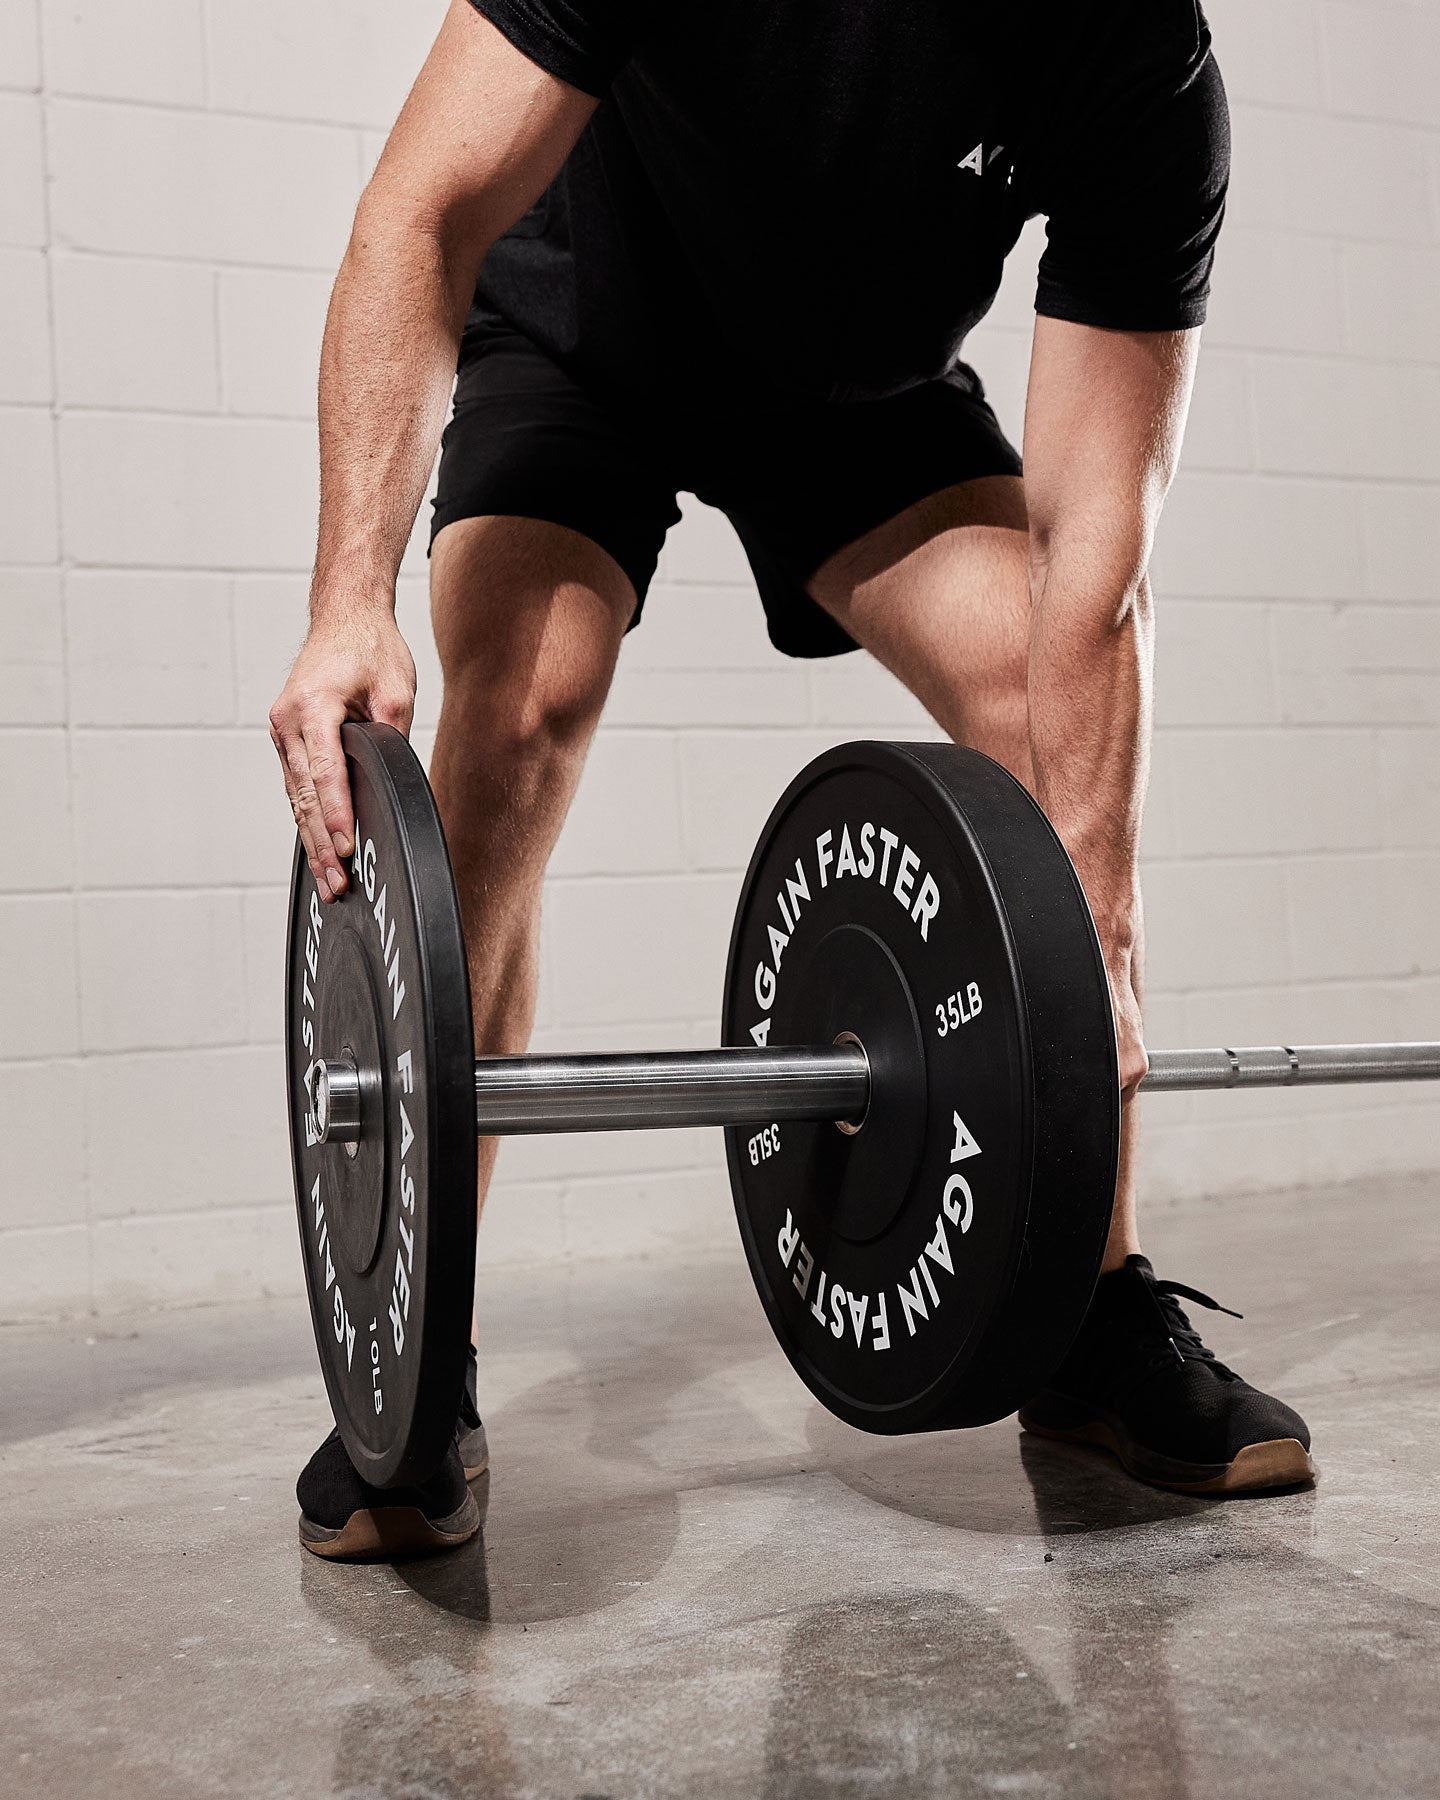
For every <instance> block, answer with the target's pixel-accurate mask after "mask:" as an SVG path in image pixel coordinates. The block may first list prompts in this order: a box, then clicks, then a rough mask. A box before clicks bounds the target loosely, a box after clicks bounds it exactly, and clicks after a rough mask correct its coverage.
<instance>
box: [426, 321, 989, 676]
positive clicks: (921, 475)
mask: <svg viewBox="0 0 1440 1800" xmlns="http://www.w3.org/2000/svg"><path fill="white" fill-rule="evenodd" d="M1019 473H1020V458H1019V456H1018V455H1017V454H1016V452H1015V450H1014V448H1013V447H1012V446H1011V445H1010V443H1009V442H1008V441H1007V439H1006V437H1005V434H1004V433H1003V432H1002V431H1001V429H1000V425H999V421H998V420H997V419H996V417H995V414H994V413H993V412H992V411H991V409H990V407H989V405H988V404H987V403H986V400H985V393H984V389H983V388H982V387H981V385H980V379H979V377H978V376H977V375H976V374H975V372H974V371H973V370H972V369H970V368H968V367H967V366H966V365H965V364H963V363H961V364H957V365H956V367H955V368H954V369H953V370H951V371H950V373H949V374H947V375H946V376H945V377H944V378H943V379H942V380H939V381H932V382H928V383H926V384H925V385H923V386H920V387H915V388H910V389H907V390H906V391H905V392H904V393H901V394H897V395H895V396H894V397H893V398H890V399H884V400H867V401H856V402H851V403H847V404H841V403H835V404H830V403H823V402H795V401H788V400H787V401H785V402H782V403H774V402H770V403H756V404H749V405H746V406H744V407H743V408H742V407H738V406H737V407H726V406H723V405H720V404H717V403H713V402H701V403H697V402H694V401H693V400H688V403H687V404H686V405H685V406H684V407H683V408H681V407H673V408H672V407H669V406H663V407H662V406H659V405H655V404H650V405H645V406H638V405H630V404H621V403H617V402H615V401H613V400H611V399H608V398H603V397H601V396H599V395H598V394H596V393H592V392H589V391H587V390H586V389H585V388H584V387H582V386H581V385H580V384H579V383H577V382H576V381H575V380H574V379H573V378H572V377H571V376H570V375H568V374H567V373H566V372H565V371H564V370H563V369H562V368H561V367H560V366H559V365H558V364H557V363H555V362H554V361H552V360H551V358H550V357H548V356H546V355H545V354H544V353H543V352H541V351H540V350H538V349H537V348H536V347H535V345H534V344H533V343H531V342H530V340H529V339H528V338H526V337H524V336H522V335H521V334H520V333H519V332H517V331H513V330H511V329H509V328H508V327H507V326H503V325H501V324H500V323H499V322H497V321H494V320H493V319H485V318H477V317H476V315H475V314H472V315H471V322H470V323H469V324H468V325H467V327H466V331H465V337H464V342H463V344H462V347H461V353H460V366H459V375H458V380H457V382H456V387H455V406H454V412H453V413H452V415H451V419H450V423H449V424H448V426H447V427H446V429H445V436H444V440H443V444H442V448H441V453H440V480H439V487H438V491H437V493H436V497H435V502H434V508H435V511H434V518H433V520H432V521H431V529H430V541H431V543H432V544H433V543H434V541H435V536H436V534H437V533H438V532H440V531H441V530H443V528H444V527H445V526H446V525H449V524H450V523H452V521H454V520H456V519H469V518H477V517H479V516H481V515H482V514H489V513H504V514H513V515H518V516H519V517H522V518H527V519H547V520H549V521H550V522H551V523H553V524H556V525H566V526H569V527H570V529H571V530H572V531H579V532H583V533H584V535H585V536H586V537H588V538H591V539H593V540H594V541H595V542H596V543H597V544H599V545H600V547H601V548H602V549H603V550H606V551H608V552H609V554H610V555H611V556H612V557H614V559H615V561H616V562H617V563H619V565H620V567H621V568H622V569H624V571H625V573H626V574H627V575H628V576H629V577H630V580H631V582H632V583H633V584H634V588H635V593H636V596H637V602H638V603H637V605H636V608H635V617H634V619H632V620H631V624H632V625H634V624H635V623H636V622H637V621H638V619H639V617H640V609H641V606H643V604H644V601H645V592H646V589H647V588H648V587H649V585H650V578H651V576H652V575H653V574H654V573H655V563H656V559H657V558H658V556H659V554H660V546H661V545H662V544H663V543H664V541H665V534H666V532H667V531H668V530H669V528H670V527H671V526H672V525H673V524H675V522H676V521H677V520H678V519H679V517H680V511H679V508H678V507H677V506H676V504H675V496H676V494H677V493H679V492H682V491H683V492H686V493H692V494H694V495H696V496H697V498H699V499H701V500H703V501H705V502H707V504H709V505H711V506H716V507H718V508H719V509H720V511H721V512H723V513H725V514H726V516H727V517H728V518H729V520H730V522H731V524H732V525H733V526H734V527H735V531H736V533H737V535H738V536H739V538H740V541H741V543H742V544H743V545H744V547H745V553H746V555H747V556H748V557H749V559H750V567H751V568H752V570H753V571H754V574H755V581H756V585H757V586H758V588H759V590H760V599H761V602H762V603H763V605H764V607H765V615H766V620H767V623H768V626H769V631H770V638H771V641H772V643H774V645H775V646H776V648H777V649H779V650H783V651H784V652H785V653H786V654H787V655H790V656H834V655H836V654H838V653H839V652H841V651H844V650H853V649H854V648H855V646H854V643H853V641H852V639H851V638H850V637H849V635H848V634H847V633H846V632H844V631H842V630H841V629H840V627H839V626H838V625H837V624H836V623H835V622H834V620H833V619H831V618H830V616H829V614H828V613H826V612H824V611H822V609H821V608H820V607H819V606H817V605H816V604H815V602H814V601H813V600H812V599H811V598H810V597H809V595H808V594H807V593H806V591H805V584H806V582H807V581H808V580H809V579H810V577H811V576H812V575H813V574H814V573H815V571H816V570H817V569H818V568H820V566H821V565H822V564H823V563H824V562H825V561H826V560H827V559H828V558H829V557H830V556H831V555H833V554H834V552H835V551H837V550H839V549H841V548H843V546H845V545H846V544H850V543H853V542H854V541H855V539H856V538H859V537H863V536H864V534H865V533H866V532H867V531H872V530H873V529H874V528H875V527H876V526H877V525H880V524H883V523H884V521H885V520H886V519H890V518H893V517H894V516H895V515H896V514H897V513H899V512H902V511H903V510H904V509H905V508H906V507H907V506H910V505H912V504H913V503H914V502H915V501H917V500H921V499H924V498H925V496H926V495H928V494H934V493H938V492H939V491H940V489H941V488H945V487H949V486H950V485H951V484H952V483H954V482H958V481H971V480H974V479H975V478H976V477H977V476H982V475H1018V474H1019Z"/></svg>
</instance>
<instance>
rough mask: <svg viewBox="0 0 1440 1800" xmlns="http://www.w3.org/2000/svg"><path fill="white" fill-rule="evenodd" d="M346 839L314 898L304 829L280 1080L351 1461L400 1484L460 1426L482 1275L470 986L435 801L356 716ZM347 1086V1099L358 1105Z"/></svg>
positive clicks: (310, 1283)
mask: <svg viewBox="0 0 1440 1800" xmlns="http://www.w3.org/2000/svg"><path fill="white" fill-rule="evenodd" d="M343 737H344V745H345V759H346V764H347V767H348V769H349V774H350V784H351V791H352V793H353V796H354V801H355V821H356V830H355V846H356V847H355V855H354V858H353V860H352V864H351V869H350V885H349V888H348V890H347V891H346V893H345V894H344V895H343V896H342V897H341V898H340V899H339V900H338V901H336V902H334V903H333V904H332V905H329V906H322V904H321V902H320V897H319V894H318V893H317V892H316V887H315V879H314V877H313V875H312V874H311V873H310V869H309V866H308V864H307V863H306V860H305V856H304V852H303V848H302V847H301V846H300V845H299V844H298V843H297V845H296V850H295V863H294V872H293V875H292V879H291V886H290V925H289V941H288V946H287V950H286V982H287V993H286V1007H287V1011H286V1079H287V1083H288V1099H289V1118H290V1144H291V1156H292V1161H293V1166H294V1172H295V1200H296V1206H297V1208H298V1212H299V1221H300V1237H301V1243H302V1246H303V1249H304V1257H305V1278H306V1286H307V1289H308V1291H309V1296H310V1312H311V1318H312V1321H313V1323H314V1327H315V1341H316V1343H317V1344H318V1346H319V1349H320V1363H321V1367H322V1369H323V1371H324V1375H325V1386H326V1388H327V1390H328V1392H329V1396H330V1404H331V1407H332V1409H333V1411H334V1414H335V1419H336V1422H337V1424H338V1425H339V1428H340V1435H341V1437H342V1438H343V1439H344V1442H345V1448H346V1449H347V1451H348V1452H349V1454H350V1459H351V1461H352V1462H353V1463H354V1464H355V1467H356V1468H357V1469H358V1470H359V1472H360V1473H361V1475H363V1476H364V1477H365V1479H366V1480H367V1481H370V1482H372V1483H374V1484H375V1485H376V1486H395V1485H399V1484H402V1483H404V1482H407V1481H415V1480H422V1479H424V1477H426V1476H427V1475H429V1474H431V1473H432V1472H433V1471H434V1469H435V1468H436V1467H438V1465H439V1463H440V1461H441V1460H442V1458H443V1456H444V1454H445V1451H446V1448H447V1444H448V1440H449V1438H450V1435H451V1433H452V1432H453V1430H454V1427H455V1419H456V1415H457V1412H458V1409H459V1401H460V1392H461V1384H462V1382H463V1380H464V1374H465V1362H466V1355H467V1351H468V1346H469V1333H470V1311H471V1304H472V1295H473V1292H474V1279H475V1149H476V1142H475V1093H474V1066H475V1065H474V1046H473V1042H472V1037H471V1019H470V987H469V979H468V975H467V972H466V965H465V949H464V941H463V938H462V935H461V928H460V917H459V909H458V905H457V902H456V899H455V889H454V882H453V880H452V877H451V873H450V863H449V857H448V854H447V852H446V849H445V841H444V837H443V834H442V832H441V829H440V821H439V817H438V815H437V813H436V810H435V803H434V800H433V799H432V797H431V794H430V789H429V787H428V785H427V783H426V781H425V778H424V774H423V772H422V771H421V769H420V765H419V764H418V762H416V760H415V758H414V755H413V753H412V752H411V751H410V749H409V746H408V745H407V744H406V743H405V740H404V739H403V738H402V737H401V736H400V734H399V733H398V732H396V731H393V730H392V729H391V728H390V727H389V726H384V725H346V726H345V727H344V731H343ZM320 1058H324V1059H326V1060H327V1061H330V1062H334V1063H337V1064H339V1065H340V1066H341V1067H342V1068H344V1069H346V1070H347V1071H348V1070H349V1069H353V1070H354V1071H355V1077H356V1081H357V1083H358V1106H359V1131H358V1136H355V1137H353V1138H352V1139H350V1140H348V1141H344V1142H329V1143H323V1144H322V1143H321V1142H319V1135H318V1131H317V1127H316V1121H315V1116H314V1111H313V1100H312V1094H311V1081H310V1077H311V1071H312V1067H313V1065H314V1063H315V1062H316V1060H317V1059H320ZM353 1101H354V1096H353V1095H352V1096H350V1101H349V1103H351V1104H353Z"/></svg>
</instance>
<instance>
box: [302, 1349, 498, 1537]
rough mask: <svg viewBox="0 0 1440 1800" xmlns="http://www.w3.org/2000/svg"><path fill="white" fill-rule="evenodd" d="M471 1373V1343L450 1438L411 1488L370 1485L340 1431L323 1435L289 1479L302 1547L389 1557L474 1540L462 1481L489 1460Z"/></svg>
mask: <svg viewBox="0 0 1440 1800" xmlns="http://www.w3.org/2000/svg"><path fill="white" fill-rule="evenodd" d="M475 1375H476V1368H475V1350H474V1347H473V1346H472V1347H471V1350H470V1366H469V1368H468V1369H467V1370H466V1373H465V1391H464V1394H463V1395H462V1397H461V1401H460V1417H459V1419H458V1420H457V1421H456V1425H455V1440H454V1442H453V1443H452V1444H451V1446H450V1450H449V1454H448V1455H447V1456H446V1458H445V1461H444V1462H443V1463H442V1464H441V1465H440V1467H439V1469H437V1470H436V1472H435V1474H433V1475H432V1476H431V1477H430V1479H429V1480H428V1481H425V1482H422V1483H421V1484H420V1485H419V1486H418V1487H406V1488H377V1487H371V1485H370V1484H369V1482H367V1481H364V1480H362V1479H361V1477H360V1475H359V1474H358V1473H357V1471H356V1469H355V1466H354V1464H353V1463H352V1462H351V1461H350V1458H349V1456H348V1455H347V1454H346V1450H345V1446H344V1444H343V1443H342V1442H341V1441H340V1433H339V1432H338V1431H332V1432H331V1433H330V1435H329V1437H327V1438H326V1440H325V1442H324V1443H323V1444H322V1445H321V1446H320V1448H319V1449H318V1450H317V1451H316V1452H315V1454H314V1455H313V1456H312V1457H311V1458H310V1460H309V1462H308V1463H306V1465H305V1468H304V1470H303V1472H302V1474H301V1476H300V1479H299V1481H297V1482H296V1484H295V1497H296V1499H297V1500H298V1501H299V1502H300V1542H301V1543H302V1544H303V1545H304V1546H305V1548H306V1549H307V1550H311V1551H313V1552H314V1553H315V1555H316V1556H328V1557H332V1558H334V1559H335V1560H337V1561H345V1562H388V1561H390V1559H391V1558H392V1557H397V1556H426V1555H430V1554H432V1553H433V1552H435V1551H437V1550H453V1549H455V1548H456V1546H457V1545H460V1544H464V1543H467V1542H468V1541H469V1539H471V1538H472V1537H474V1535H475V1533H476V1532H477V1531H478V1530H479V1529H480V1509H479V1507H478V1506H477V1505H476V1503H475V1496H474V1495H473V1494H472V1493H471V1492H470V1488H469V1483H470V1482H472V1481H474V1480H476V1479H477V1478H478V1477H479V1476H481V1475H483V1474H484V1473H485V1470H486V1469H487V1468H488V1467H489V1463H490V1451H489V1447H488V1445H487V1444H486V1442H485V1427H484V1426H483V1425H482V1424H481V1423H480V1413H479V1409H478V1407H477V1406H476V1399H475Z"/></svg>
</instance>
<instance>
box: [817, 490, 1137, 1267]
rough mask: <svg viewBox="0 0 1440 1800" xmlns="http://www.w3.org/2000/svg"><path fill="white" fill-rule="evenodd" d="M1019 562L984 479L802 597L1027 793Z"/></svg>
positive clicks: (1025, 649)
mask: <svg viewBox="0 0 1440 1800" xmlns="http://www.w3.org/2000/svg"><path fill="white" fill-rule="evenodd" d="M1028 558H1029V537H1028V531H1027V525H1026V517H1025V490H1024V487H1023V484H1022V483H1021V481H1020V480H1019V478H1018V477H1016V476H1013V475H992V476H986V477H984V478H982V479H981V480H978V481H966V482H962V483H960V484H959V485H958V486H955V487H948V488H944V489H942V491H941V492H940V493H938V494H932V495H930V496H929V497H927V498H926V499H924V500H920V501H917V502H916V504H915V505H914V506H911V507H907V508H906V510H905V511H904V512H902V513H900V514H898V515H897V516H896V517H895V518H893V519H890V520H887V522H886V523H885V524H883V525H881V526H878V527H877V528H876V529H875V530H874V531H872V532H869V533H867V535H866V536H864V537H862V538H860V539H858V540H857V541H856V542H855V543H853V544H849V545H847V546H846V547H845V548H844V549H843V550H839V551H837V552H836V554H835V555H834V556H832V557H831V558H830V559H829V561H828V562H826V563H825V564H823V565H822V567H821V568H820V569H819V570H818V571H817V572H816V574H815V575H814V576H813V577H812V578H811V581H810V593H811V595H812V596H813V598H814V599H815V600H817V601H818V602H819V604H820V605H821V606H823V607H824V608H825V610H826V611H827V612H828V613H829V614H830V615H831V617H832V618H834V619H835V620H836V622H837V623H838V624H840V625H843V626H844V628H845V629H846V631H848V632H849V633H850V635H851V637H853V638H854V639H855V641H856V642H857V643H858V644H861V645H863V646H864V648H865V649H866V650H868V651H869V652H870V654H871V655H872V656H874V657H875V659H876V661H877V662H880V663H883V664H884V666H885V667H886V668H887V669H889V670H890V672H891V673H892V674H893V675H895V676H897V677H898V678H899V679H900V680H901V681H902V682H904V684H905V686H906V687H908V688H909V689H910V691H911V693H912V694H914V695H915V697H916V698H917V699H918V700H919V701H920V702H921V704H922V705H923V706H924V707H926V709H927V710H928V711H929V712H930V713H931V715H932V716H933V717H934V719H935V721H936V723H937V724H938V725H939V726H940V728H941V730H942V731H944V732H945V733H946V734H947V735H948V736H949V737H951V738H953V739H954V740H955V742H956V743H958V744H968V745H970V746H971V748H972V749H975V750H980V751H983V752H984V754H985V755H986V756H991V757H993V758H994V759H995V761H996V762H998V763H1003V764H1004V766H1005V767H1006V768H1007V769H1009V771H1010V773H1011V774H1012V775H1014V776H1016V777H1017V779H1019V780H1020V781H1023V782H1024V783H1025V785H1026V786H1027V787H1029V788H1033V787H1034V785H1035V783H1034V774H1033V770H1032V768H1031V763H1030V740H1029V726H1028V718H1029V714H1028V704H1027V699H1026V669H1027V665H1028V660H1029V649H1030V578H1029V561H1028ZM1135 1137H1136V1117H1135V1108H1134V1107H1133V1105H1128V1104H1127V1106H1126V1108H1125V1114H1124V1122H1123V1126H1122V1130H1121V1139H1120V1180H1119V1185H1118V1187H1117V1190H1116V1195H1115V1211H1114V1213H1113V1215H1112V1217H1111V1222H1110V1237H1109V1241H1108V1243H1107V1244H1106V1247H1105V1264H1104V1266H1105V1269H1106V1270H1107V1271H1108V1270H1110V1269H1118V1268H1119V1267H1120V1266H1121V1265H1122V1264H1123V1263H1124V1261H1125V1258H1126V1257H1127V1256H1129V1255H1131V1254H1133V1253H1134V1252H1136V1251H1138V1250H1139V1247H1140V1244H1139V1238H1138V1236H1137V1234H1136V1223H1135Z"/></svg>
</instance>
